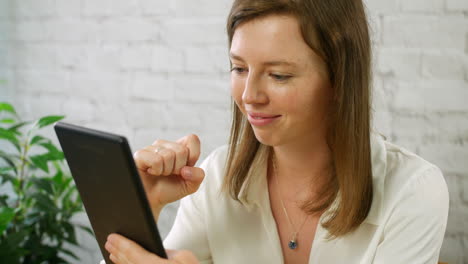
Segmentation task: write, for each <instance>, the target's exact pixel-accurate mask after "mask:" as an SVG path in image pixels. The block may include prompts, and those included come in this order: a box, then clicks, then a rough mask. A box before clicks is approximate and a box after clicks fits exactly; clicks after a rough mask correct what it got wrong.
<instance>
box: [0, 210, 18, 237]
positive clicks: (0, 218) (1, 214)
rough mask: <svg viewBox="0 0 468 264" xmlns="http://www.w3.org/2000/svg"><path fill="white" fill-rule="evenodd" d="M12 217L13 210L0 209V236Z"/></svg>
mask: <svg viewBox="0 0 468 264" xmlns="http://www.w3.org/2000/svg"><path fill="white" fill-rule="evenodd" d="M13 217H15V210H14V209H13V208H8V207H2V208H0V235H1V234H3V231H5V230H6V228H7V226H8V224H9V223H10V222H11V220H13Z"/></svg>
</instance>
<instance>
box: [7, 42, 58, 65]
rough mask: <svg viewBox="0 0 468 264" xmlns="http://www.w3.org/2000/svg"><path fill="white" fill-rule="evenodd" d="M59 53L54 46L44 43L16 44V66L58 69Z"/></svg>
mask: <svg viewBox="0 0 468 264" xmlns="http://www.w3.org/2000/svg"><path fill="white" fill-rule="evenodd" d="M56 62H57V53H56V50H55V48H54V47H52V46H49V45H44V44H25V45H18V46H16V50H15V66H17V67H20V68H24V69H40V70H53V69H56Z"/></svg>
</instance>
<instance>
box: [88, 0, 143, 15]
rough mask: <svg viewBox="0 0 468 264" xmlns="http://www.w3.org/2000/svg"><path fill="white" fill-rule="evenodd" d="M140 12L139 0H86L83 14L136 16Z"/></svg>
mask: <svg viewBox="0 0 468 264" xmlns="http://www.w3.org/2000/svg"><path fill="white" fill-rule="evenodd" d="M140 12H141V7H140V5H139V1H138V0H84V8H83V14H84V15H85V16H89V17H111V16H119V17H123V16H135V15H138V14H140Z"/></svg>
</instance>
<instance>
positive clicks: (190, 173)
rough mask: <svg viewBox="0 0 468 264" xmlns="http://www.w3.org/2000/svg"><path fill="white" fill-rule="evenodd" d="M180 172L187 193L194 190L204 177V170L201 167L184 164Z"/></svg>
mask: <svg viewBox="0 0 468 264" xmlns="http://www.w3.org/2000/svg"><path fill="white" fill-rule="evenodd" d="M181 172H182V174H181V175H182V177H183V178H184V179H185V180H186V184H187V191H188V192H189V193H188V194H192V193H194V192H196V191H197V190H198V188H199V187H200V184H201V183H202V182H203V179H204V178H205V171H204V170H203V169H202V168H197V167H189V166H185V167H183V168H182V170H181Z"/></svg>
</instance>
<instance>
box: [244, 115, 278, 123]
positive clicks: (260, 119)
mask: <svg viewBox="0 0 468 264" xmlns="http://www.w3.org/2000/svg"><path fill="white" fill-rule="evenodd" d="M279 117H281V115H271V114H264V113H248V120H249V122H250V124H252V125H254V126H264V125H268V124H270V123H272V122H274V121H275V120H277V119H278V118H279Z"/></svg>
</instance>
